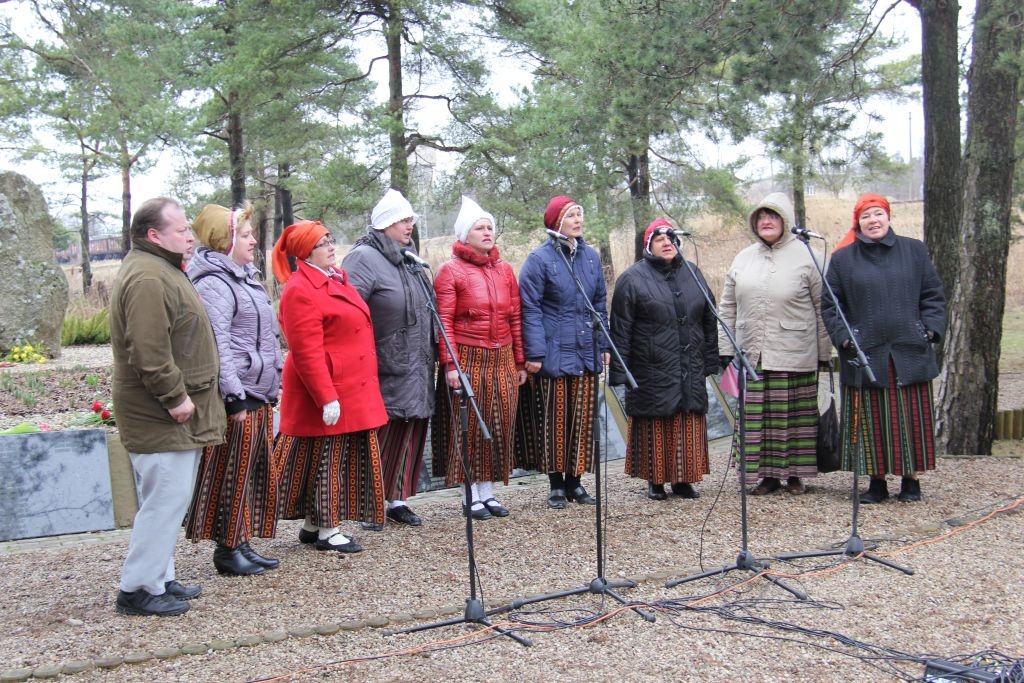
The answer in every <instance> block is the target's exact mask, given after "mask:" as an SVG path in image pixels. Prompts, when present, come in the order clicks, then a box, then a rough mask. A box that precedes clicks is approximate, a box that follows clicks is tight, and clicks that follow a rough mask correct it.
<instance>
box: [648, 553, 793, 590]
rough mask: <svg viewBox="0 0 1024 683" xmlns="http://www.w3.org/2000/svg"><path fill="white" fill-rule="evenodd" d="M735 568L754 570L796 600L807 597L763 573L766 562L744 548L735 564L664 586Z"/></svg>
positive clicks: (703, 577) (673, 585)
mask: <svg viewBox="0 0 1024 683" xmlns="http://www.w3.org/2000/svg"><path fill="white" fill-rule="evenodd" d="M736 569H744V570H746V571H750V572H754V573H755V574H758V575H759V576H760V577H761V578H763V579H765V580H767V581H770V582H771V583H773V584H775V585H776V586H778V587H779V588H781V589H782V590H784V591H787V592H789V593H791V594H792V595H793V596H794V597H796V598H797V599H798V600H806V599H807V593H804V592H803V591H802V590H799V589H797V588H793V587H792V586H790V585H788V584H786V583H784V582H783V581H780V580H779V579H777V578H776V577H774V576H771V575H770V574H766V573H764V572H765V571H766V570H767V569H768V563H767V562H762V561H760V560H758V559H756V558H755V557H754V556H753V555H752V554H751V553H750V551H749V550H747V549H746V548H744V549H743V550H741V551H740V552H739V554H738V555H737V556H736V563H735V564H731V565H727V566H725V567H722V568H721V569H712V570H711V571H706V572H701V573H700V574H694V575H692V576H686V577H684V578H681V579H673V580H671V581H666V582H665V588H673V587H675V586H678V585H679V584H681V583H688V582H690V581H697V580H698V579H706V578H707V577H709V576H715V575H717V574H725V573H726V572H731V571H734V570H736Z"/></svg>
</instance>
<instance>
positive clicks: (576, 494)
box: [569, 486, 597, 505]
mask: <svg viewBox="0 0 1024 683" xmlns="http://www.w3.org/2000/svg"><path fill="white" fill-rule="evenodd" d="M569 500H575V501H576V502H577V503H579V504H580V505H597V498H594V497H593V496H592V495H590V494H589V493H587V490H586V489H585V488H583V487H582V486H577V487H576V488H574V489H573V490H572V491H571V492H570V493H569Z"/></svg>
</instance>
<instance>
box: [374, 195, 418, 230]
mask: <svg viewBox="0 0 1024 683" xmlns="http://www.w3.org/2000/svg"><path fill="white" fill-rule="evenodd" d="M403 218H412V221H413V223H415V222H416V219H418V218H419V215H418V214H417V213H416V212H415V211H413V210H412V204H410V203H409V200H408V199H406V198H405V197H403V196H402V193H401V192H399V191H398V190H396V189H394V188H391V189H390V190H388V191H387V192H385V193H384V196H383V197H381V198H380V201H379V202H377V206H375V207H373V212H372V213H371V214H370V227H371V228H373V229H374V230H383V229H384V228H388V227H390V226H392V225H394V224H395V223H397V222H398V221H400V220H402V219H403Z"/></svg>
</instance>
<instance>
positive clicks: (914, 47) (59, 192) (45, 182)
mask: <svg viewBox="0 0 1024 683" xmlns="http://www.w3.org/2000/svg"><path fill="white" fill-rule="evenodd" d="M16 7H17V3H0V14H4V15H8V16H11V15H12V14H13V12H14V10H15V9H16ZM973 9H974V2H973V0H961V13H960V24H961V27H969V22H970V20H971V18H972V17H971V13H972V12H973ZM884 30H887V31H889V32H891V33H894V34H896V35H902V36H904V37H905V38H906V44H905V46H904V48H903V49H904V51H905V53H907V54H913V53H915V52H919V51H920V46H921V37H920V33H921V32H920V18H919V16H918V13H917V11H916V10H915V9H914V8H912V7H911V6H910V5H908V4H907V3H905V2H900V3H898V5H897V7H896V8H895V9H894V10H893V11H892V12H891V13H890V15H889V17H888V18H887V22H886V25H885V26H884ZM967 35H969V30H968V31H967ZM378 74H379V77H380V78H386V76H385V75H384V73H383V71H382V70H378ZM518 80H521V79H520V78H503V79H502V82H503V83H505V84H506V86H507V84H509V83H513V84H514V83H515V82H516V81H518ZM385 92H386V89H385ZM876 113H877V114H879V115H880V116H881V117H882V120H881V121H878V122H868V121H867V120H864V121H863V122H862V124H861V125H862V130H863V132H867V131H868V130H869V127H870V128H874V129H876V130H880V131H881V132H882V133H883V134H884V140H885V147H886V150H887V151H888V152H889V153H890V154H898V155H899V156H900V157H902V158H903V159H907V158H908V156H909V155H910V154H911V153H912V155H913V157H915V158H916V157H920V156H921V150H922V147H923V140H924V118H923V112H922V109H921V104H920V101H914V102H906V103H900V104H892V105H888V104H881V105H878V106H877V107H876ZM427 115H429V114H427ZM750 149H751V148H750V145H749V144H746V145H744V148H743V151H744V153H745V154H747V155H749V154H750ZM706 153H707V155H708V157H709V158H707V159H706V160H705V161H706V163H708V164H709V165H716V164H718V163H723V162H727V161H730V160H731V159H732V158H734V157H735V156H736V153H737V150H736V149H735V148H733V147H730V146H728V145H720V146H715V145H713V144H710V143H709V144H708V146H707V152H706ZM173 167H174V159H173V157H172V155H171V154H170V153H167V152H165V153H164V154H163V155H162V158H161V159H160V160H159V162H158V163H157V164H155V166H154V169H155V170H154V171H151V172H149V173H147V174H144V175H140V176H137V177H133V180H132V183H133V188H132V196H133V198H134V199H136V200H142V199H146V198H148V197H152V196H156V195H159V194H164V193H166V192H168V191H169V187H168V181H169V179H170V177H171V176H172V175H173V174H174V172H173V170H169V169H173ZM0 168H3V169H9V170H16V171H19V172H21V173H24V174H25V175H27V176H28V177H30V178H31V179H32V180H34V181H35V182H36V183H39V184H40V185H41V186H43V192H44V194H45V195H46V198H47V201H48V203H49V204H50V211H51V213H52V214H53V215H54V216H55V217H56V216H58V215H61V214H64V213H67V212H71V213H74V212H76V211H77V205H78V200H77V198H76V193H77V190H78V188H77V186H76V185H75V184H66V183H63V182H61V181H59V179H58V180H56V181H55V179H54V176H55V175H56V174H55V173H54V172H53V171H52V170H51V169H49V168H47V167H45V166H43V165H42V164H38V163H26V164H15V163H12V162H11V161H10V160H9V159H6V158H3V159H0ZM768 169H769V163H768V161H767V159H765V158H761V159H760V160H755V161H754V162H753V163H752V164H750V166H748V167H747V168H746V169H744V172H745V174H747V175H750V176H756V175H760V174H764V173H767V172H768ZM120 196H121V188H120V179H119V178H118V177H117V176H114V177H110V178H106V179H102V180H99V181H97V182H95V183H93V185H92V192H91V197H90V201H91V202H92V203H93V206H95V207H97V209H99V208H101V207H102V209H104V210H107V211H110V212H111V213H113V214H114V215H115V216H116V215H118V214H119V213H120V208H119V207H120ZM69 199H70V201H68V200H69ZM62 203H68V204H70V207H69V208H63V207H62V206H61V204H62Z"/></svg>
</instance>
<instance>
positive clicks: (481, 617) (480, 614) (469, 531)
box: [384, 262, 533, 646]
mask: <svg viewBox="0 0 1024 683" xmlns="http://www.w3.org/2000/svg"><path fill="white" fill-rule="evenodd" d="M406 268H407V269H408V271H409V273H410V274H411V275H412V276H413V279H414V280H416V281H417V282H418V283H419V284H420V287H422V288H423V293H424V294H425V296H426V300H427V308H428V309H429V310H430V313H431V315H432V317H433V319H434V324H435V325H437V330H438V335H439V336H440V338H441V340H442V341H443V342H444V347H445V349H447V350H448V358H450V359H451V362H452V364H453V365H454V366H455V370H456V371H457V372H458V373H459V386H460V388H459V389H456V390H454V393H455V394H456V395H458V397H459V426H460V439H461V441H456V442H455V448H456V449H457V450H458V453H459V459H460V460H461V462H462V480H463V484H464V485H465V487H466V497H467V499H469V492H470V491H471V490H472V486H473V480H472V475H471V474H470V469H469V456H468V454H467V452H466V451H467V450H468V444H469V411H468V409H467V402H468V404H469V405H471V406H473V412H474V413H475V414H476V419H477V424H479V425H480V432H481V435H482V436H483V438H484V440H486V441H490V440H491V432H490V431H489V430H488V429H487V424H486V423H485V422H484V418H483V416H482V415H481V414H480V407H479V406H478V405H477V402H476V396H475V394H474V393H473V388H472V387H471V386H470V382H469V377H468V376H467V375H466V373H465V372H463V371H462V366H461V365H460V364H459V362H458V360H456V357H455V353H454V350H453V348H452V343H451V340H450V339H449V338H448V333H447V331H446V330H445V329H444V325H442V324H441V315H440V314H439V313H438V311H437V301H436V300H435V299H434V292H433V288H432V287H431V286H430V285H429V283H428V281H427V279H426V275H425V273H424V272H423V268H424V266H422V265H421V264H419V263H417V262H412V263H407V264H406ZM434 455H435V457H436V456H437V454H436V453H435V454H434ZM470 503H472V501H471V500H470ZM471 507H472V505H466V507H465V511H466V512H465V517H466V550H467V554H468V558H469V597H468V598H466V609H465V612H464V613H463V615H462V616H461V617H456V618H454V619H446V620H444V621H438V622H434V623H430V624H423V625H421V626H412V627H410V628H403V629H399V630H394V631H385V632H384V635H394V634H396V633H414V632H416V631H425V630H428V629H432V628H440V627H442V626H453V625H455V624H482V625H484V626H487V627H489V628H491V629H493V630H494V631H495V632H497V633H500V634H501V635H503V636H508V637H509V638H511V639H512V640H514V641H516V642H517V643H519V644H521V645H526V646H529V645H533V642H532V641H530V640H529V639H527V638H524V637H523V636H521V635H519V634H518V633H514V632H513V631H510V630H508V629H505V628H502V627H500V626H495V625H494V624H492V623H491V622H490V621H489V620H488V617H489V616H490V615H492V614H498V613H500V612H505V611H507V610H508V607H507V606H502V607H500V608H498V609H494V610H490V611H487V610H485V609H484V606H483V602H482V601H481V600H480V599H478V598H477V594H476V588H477V571H476V554H475V551H474V548H473V514H472V511H471Z"/></svg>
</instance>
